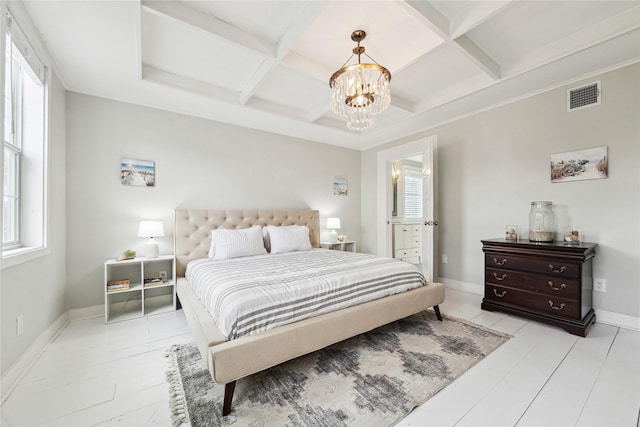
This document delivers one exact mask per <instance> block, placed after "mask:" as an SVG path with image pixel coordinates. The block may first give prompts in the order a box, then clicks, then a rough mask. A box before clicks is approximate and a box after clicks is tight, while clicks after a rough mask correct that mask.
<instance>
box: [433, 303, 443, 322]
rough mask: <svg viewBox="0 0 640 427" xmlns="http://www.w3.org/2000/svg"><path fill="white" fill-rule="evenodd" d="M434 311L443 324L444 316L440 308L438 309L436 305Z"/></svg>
mask: <svg viewBox="0 0 640 427" xmlns="http://www.w3.org/2000/svg"><path fill="white" fill-rule="evenodd" d="M433 311H435V312H436V317H437V318H438V320H439V321H441V322H442V315H441V314H440V307H438V306H437V305H434V306H433Z"/></svg>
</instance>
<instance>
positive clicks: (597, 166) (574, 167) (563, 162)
mask: <svg viewBox="0 0 640 427" xmlns="http://www.w3.org/2000/svg"><path fill="white" fill-rule="evenodd" d="M608 162H609V159H608V157H607V147H597V148H586V149H584V150H576V151H568V152H566V153H556V154H552V155H551V182H568V181H580V180H585V179H602V178H607V177H608V176H609V164H608Z"/></svg>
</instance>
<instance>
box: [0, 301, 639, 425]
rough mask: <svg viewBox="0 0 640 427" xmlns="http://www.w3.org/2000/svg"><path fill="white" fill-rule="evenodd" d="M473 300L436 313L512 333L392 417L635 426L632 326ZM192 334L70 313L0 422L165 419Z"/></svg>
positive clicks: (420, 421)
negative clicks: (531, 315)
mask: <svg viewBox="0 0 640 427" xmlns="http://www.w3.org/2000/svg"><path fill="white" fill-rule="evenodd" d="M480 300H481V297H480V296H478V295H473V294H469V293H465V292H460V291H456V290H451V289H447V297H446V301H445V302H444V303H443V304H442V305H441V309H442V313H443V314H444V315H445V316H447V315H449V316H455V317H459V318H463V319H468V320H471V321H473V322H475V323H478V324H481V325H485V326H488V327H490V328H493V329H496V330H499V331H502V332H506V333H508V334H511V335H512V336H513V338H512V339H510V340H509V341H508V342H507V343H506V344H505V345H503V346H502V347H500V348H499V349H497V350H496V351H494V352H493V353H492V354H490V355H489V356H488V357H486V358H485V359H484V360H483V361H481V362H480V363H479V364H478V365H476V366H474V367H473V368H471V369H470V370H469V371H468V372H466V373H465V374H464V375H462V376H461V377H460V378H458V379H457V380H456V381H454V382H453V383H452V384H450V385H449V386H448V387H446V388H445V389H444V390H442V391H441V392H440V393H438V394H437V395H436V396H434V397H433V398H432V399H430V400H428V401H427V402H426V403H424V404H423V405H422V406H420V407H418V408H416V409H415V410H414V411H413V412H412V413H411V414H410V415H409V416H408V417H407V418H405V419H404V420H403V421H402V422H401V423H400V424H399V425H401V426H427V425H428V426H453V425H456V426H467V425H473V426H477V425H485V426H487V425H490V426H513V425H518V426H573V425H580V426H583V425H590V426H607V427H615V426H638V418H639V414H640V332H637V331H630V330H625V329H620V328H616V327H613V326H608V325H603V324H596V325H594V327H593V328H592V329H591V330H590V332H589V334H588V336H587V338H579V337H576V336H573V335H570V334H568V333H566V332H564V331H563V330H560V329H557V328H553V327H549V326H545V325H542V324H539V323H535V322H529V321H526V320H523V319H520V318H517V317H512V316H507V315H502V314H497V313H491V312H483V311H482V310H480ZM445 321H446V319H445ZM191 340H192V338H191V333H190V332H189V329H188V327H187V325H186V322H185V319H184V316H183V314H182V311H177V312H173V313H168V314H162V315H157V316H151V317H148V318H143V319H136V320H131V321H127V322H121V323H114V324H109V325H105V324H104V322H103V319H102V318H94V319H88V320H79V321H73V322H71V323H70V324H69V325H68V326H67V327H66V328H64V329H63V330H62V332H61V333H60V334H59V336H58V337H57V338H56V339H55V340H54V341H53V342H52V343H51V344H50V345H49V346H48V347H47V349H46V350H45V351H44V353H43V354H42V356H41V357H40V358H39V359H38V360H37V362H36V363H35V365H34V366H33V367H32V368H31V369H30V370H29V372H28V373H27V374H26V375H25V376H24V377H23V378H22V379H21V380H20V382H19V383H18V385H17V387H16V388H15V390H14V391H13V393H12V394H11V395H10V396H9V398H8V399H7V400H6V402H5V403H4V404H3V405H2V407H1V408H0V410H1V416H2V426H13V427H17V426H36V425H37V426H54V425H55V426H136V427H138V426H170V425H171V421H170V416H169V409H168V408H169V403H168V402H169V396H168V388H167V384H166V382H165V377H164V376H165V371H166V369H167V366H166V361H165V359H164V357H163V354H164V352H165V350H166V349H167V348H168V347H169V346H170V345H172V344H179V343H186V342H190V341H191ZM265 421H266V422H268V420H265ZM371 427H373V426H371Z"/></svg>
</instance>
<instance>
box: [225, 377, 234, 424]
mask: <svg viewBox="0 0 640 427" xmlns="http://www.w3.org/2000/svg"><path fill="white" fill-rule="evenodd" d="M235 389H236V382H235V381H232V382H230V383H227V384H225V385H224V405H223V406H222V416H225V415H229V412H231V401H232V400H233V392H234V390H235Z"/></svg>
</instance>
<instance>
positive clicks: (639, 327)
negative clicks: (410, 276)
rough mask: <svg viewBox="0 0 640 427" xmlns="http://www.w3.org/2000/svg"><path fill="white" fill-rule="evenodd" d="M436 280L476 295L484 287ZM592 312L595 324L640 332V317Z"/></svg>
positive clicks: (448, 286) (443, 279) (444, 279)
mask: <svg viewBox="0 0 640 427" xmlns="http://www.w3.org/2000/svg"><path fill="white" fill-rule="evenodd" d="M438 280H439V281H440V282H442V283H444V285H445V287H447V288H451V289H457V290H459V291H464V292H469V293H472V294H476V295H484V286H481V285H476V284H474V283H468V282H461V281H459V280H454V279H447V278H445V277H440V278H439V279H438ZM594 311H595V312H596V322H598V323H604V324H606V325H612V326H617V327H619V328H625V329H631V330H634V331H640V317H636V316H630V315H628V314H621V313H615V312H613V311H605V310H600V309H597V308H596V309H594Z"/></svg>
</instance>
